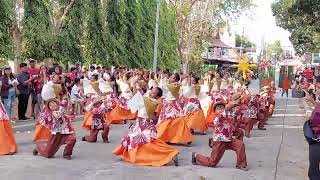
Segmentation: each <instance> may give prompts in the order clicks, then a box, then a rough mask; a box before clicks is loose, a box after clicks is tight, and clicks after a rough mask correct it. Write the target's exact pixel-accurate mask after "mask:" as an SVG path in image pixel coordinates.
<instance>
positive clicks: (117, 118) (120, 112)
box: [107, 105, 137, 124]
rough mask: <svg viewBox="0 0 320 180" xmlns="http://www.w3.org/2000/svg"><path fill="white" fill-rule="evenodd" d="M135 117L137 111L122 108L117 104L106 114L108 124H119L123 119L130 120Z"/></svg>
mask: <svg viewBox="0 0 320 180" xmlns="http://www.w3.org/2000/svg"><path fill="white" fill-rule="evenodd" d="M136 118H137V113H132V112H131V111H130V110H126V109H123V108H122V107H120V106H119V105H117V106H116V107H115V108H114V109H113V110H112V111H111V112H110V113H109V114H108V115H107V121H108V122H109V123H110V124H120V123H122V122H123V121H124V120H132V119H136Z"/></svg>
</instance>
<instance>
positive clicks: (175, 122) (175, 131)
mask: <svg viewBox="0 0 320 180" xmlns="http://www.w3.org/2000/svg"><path fill="white" fill-rule="evenodd" d="M185 118H186V116H182V117H177V118H175V119H171V120H166V121H163V122H161V123H160V124H158V125H157V132H158V138H159V139H161V140H162V141H164V142H170V143H175V144H180V143H181V144H183V143H188V142H191V141H192V134H191V132H190V129H189V128H188V126H187V122H186V120H185Z"/></svg>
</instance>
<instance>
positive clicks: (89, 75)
mask: <svg viewBox="0 0 320 180" xmlns="http://www.w3.org/2000/svg"><path fill="white" fill-rule="evenodd" d="M95 69H96V68H95V67H94V66H90V71H89V72H88V79H91V76H92V75H93V74H94V73H95V72H94V71H95Z"/></svg>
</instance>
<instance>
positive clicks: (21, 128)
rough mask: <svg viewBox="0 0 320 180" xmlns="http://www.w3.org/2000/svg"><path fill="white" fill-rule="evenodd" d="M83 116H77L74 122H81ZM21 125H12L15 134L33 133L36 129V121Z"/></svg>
mask: <svg viewBox="0 0 320 180" xmlns="http://www.w3.org/2000/svg"><path fill="white" fill-rule="evenodd" d="M83 117H84V116H83V115H81V116H76V117H75V119H74V120H73V121H72V122H79V121H82V120H83ZM18 124H19V123H16V124H15V125H12V129H13V131H14V132H16V133H19V132H25V131H33V130H34V129H35V121H33V120H32V121H30V122H27V123H26V124H21V125H18Z"/></svg>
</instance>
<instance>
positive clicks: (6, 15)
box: [0, 0, 13, 59]
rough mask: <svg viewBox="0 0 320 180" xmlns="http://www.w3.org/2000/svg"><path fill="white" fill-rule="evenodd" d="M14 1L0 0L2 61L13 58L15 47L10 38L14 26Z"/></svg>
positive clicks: (0, 51) (0, 52)
mask: <svg viewBox="0 0 320 180" xmlns="http://www.w3.org/2000/svg"><path fill="white" fill-rule="evenodd" d="M12 7H13V6H12V1H7V0H0V19H1V23H0V59H8V58H10V57H12V56H13V46H12V41H11V37H10V28H11V25H12V16H13V15H12V14H13V8H12Z"/></svg>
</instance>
